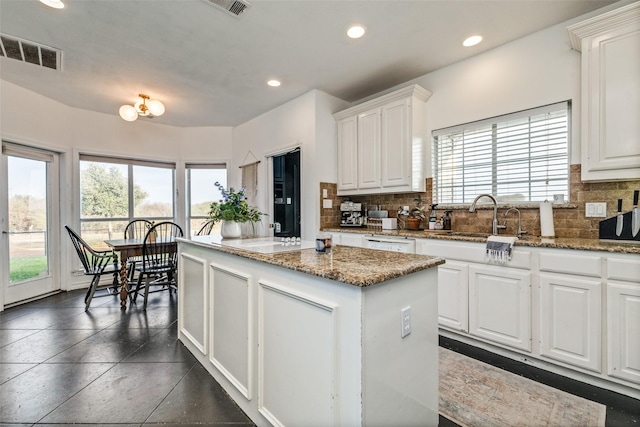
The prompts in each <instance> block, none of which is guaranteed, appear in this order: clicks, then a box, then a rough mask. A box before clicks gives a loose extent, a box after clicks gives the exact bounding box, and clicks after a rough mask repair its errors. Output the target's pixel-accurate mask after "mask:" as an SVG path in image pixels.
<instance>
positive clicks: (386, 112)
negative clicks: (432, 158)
mask: <svg viewBox="0 0 640 427" xmlns="http://www.w3.org/2000/svg"><path fill="white" fill-rule="evenodd" d="M430 96H431V93H430V92H429V91H427V90H426V89H424V88H422V87H420V86H418V85H413V86H408V87H406V88H403V89H399V90H397V91H395V92H391V93H389V94H386V95H383V96H381V97H379V98H375V99H373V100H370V101H367V102H364V103H362V104H359V105H356V106H355V107H351V108H349V109H347V110H344V111H341V112H339V113H336V114H335V115H334V117H335V118H336V120H337V121H338V195H354V194H382V193H399V192H412V191H424V190H425V178H424V172H423V167H424V162H425V154H424V153H425V144H426V141H427V135H426V101H427V99H429V97H430Z"/></svg>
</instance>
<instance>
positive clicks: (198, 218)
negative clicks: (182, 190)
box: [185, 163, 227, 236]
mask: <svg viewBox="0 0 640 427" xmlns="http://www.w3.org/2000/svg"><path fill="white" fill-rule="evenodd" d="M185 166H186V171H187V189H188V192H189V195H188V197H189V203H188V209H189V212H188V213H187V217H188V218H189V228H190V232H191V235H192V236H193V235H194V234H196V233H197V232H198V230H200V228H201V227H202V224H203V223H204V222H206V221H207V217H208V215H209V207H210V205H211V202H215V201H218V200H220V199H222V194H220V190H218V188H217V187H216V186H215V185H214V184H215V183H216V182H219V183H220V184H222V185H223V186H224V187H226V186H227V167H226V165H225V164H198V163H187V164H186V165H185ZM216 232H217V233H220V223H218V224H216V225H215V226H214V229H213V230H212V231H211V233H216Z"/></svg>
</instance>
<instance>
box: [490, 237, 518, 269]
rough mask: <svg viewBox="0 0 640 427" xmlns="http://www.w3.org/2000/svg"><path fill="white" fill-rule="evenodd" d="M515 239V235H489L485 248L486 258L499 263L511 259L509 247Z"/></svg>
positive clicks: (511, 246)
mask: <svg viewBox="0 0 640 427" xmlns="http://www.w3.org/2000/svg"><path fill="white" fill-rule="evenodd" d="M516 240H518V238H517V237H503V236H489V238H488V239H487V247H486V249H485V252H486V254H487V259H488V260H489V261H492V262H497V263H499V264H504V263H505V262H507V261H511V248H513V244H514V243H515V241H516Z"/></svg>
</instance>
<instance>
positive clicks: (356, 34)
mask: <svg viewBox="0 0 640 427" xmlns="http://www.w3.org/2000/svg"><path fill="white" fill-rule="evenodd" d="M364 33H365V29H364V27H363V26H362V25H353V26H351V27H349V29H348V30H347V36H349V37H350V38H352V39H359V38H360V37H362V36H364Z"/></svg>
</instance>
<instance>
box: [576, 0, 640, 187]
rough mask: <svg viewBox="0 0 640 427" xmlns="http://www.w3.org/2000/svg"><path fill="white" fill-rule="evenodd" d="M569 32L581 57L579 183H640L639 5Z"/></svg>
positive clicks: (608, 14) (622, 9)
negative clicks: (627, 180) (580, 170)
mask: <svg viewBox="0 0 640 427" xmlns="http://www.w3.org/2000/svg"><path fill="white" fill-rule="evenodd" d="M568 30H569V35H570V38H571V46H572V47H573V48H574V49H575V50H577V51H581V52H582V68H581V70H582V79H581V85H582V86H581V94H582V103H581V129H580V131H581V135H582V144H581V148H582V150H581V151H582V153H581V155H582V159H581V160H582V180H583V181H611V180H623V179H637V178H640V121H639V120H638V117H640V55H638V52H640V3H639V2H636V3H633V4H630V5H627V6H623V7H620V8H618V9H615V10H613V11H610V12H607V13H605V14H602V15H599V16H596V17H593V18H591V19H588V20H586V21H584V22H580V23H577V24H575V25H572V26H570V27H569V28H568Z"/></svg>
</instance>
